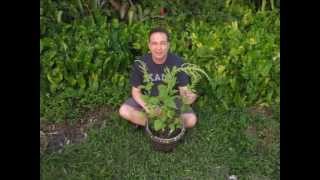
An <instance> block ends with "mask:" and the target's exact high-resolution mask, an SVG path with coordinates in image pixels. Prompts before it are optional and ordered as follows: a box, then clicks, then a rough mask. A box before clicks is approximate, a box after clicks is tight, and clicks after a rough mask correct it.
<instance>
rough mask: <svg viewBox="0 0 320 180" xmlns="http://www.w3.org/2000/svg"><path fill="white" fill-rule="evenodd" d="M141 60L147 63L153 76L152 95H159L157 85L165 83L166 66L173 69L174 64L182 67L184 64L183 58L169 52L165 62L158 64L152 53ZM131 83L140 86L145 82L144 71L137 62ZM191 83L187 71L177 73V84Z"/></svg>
mask: <svg viewBox="0 0 320 180" xmlns="http://www.w3.org/2000/svg"><path fill="white" fill-rule="evenodd" d="M140 60H142V61H143V62H145V63H146V65H147V68H148V73H149V74H150V76H151V80H152V82H153V83H154V86H153V87H152V89H151V96H157V95H158V88H157V86H158V85H159V84H161V83H163V81H162V80H163V78H164V68H165V67H168V68H169V69H171V68H172V67H173V66H176V67H180V66H181V65H182V64H183V60H182V59H181V58H180V57H178V56H177V55H174V54H171V53H168V56H167V59H166V61H165V62H164V63H163V64H156V63H154V62H153V60H152V57H151V54H147V55H145V56H143V57H142V58H141V59H140ZM130 83H131V85H132V86H134V87H138V86H139V85H142V83H143V73H142V72H141V70H140V68H139V64H138V63H137V62H135V63H134V65H133V69H132V72H131V77H130ZM188 83H189V77H188V75H187V74H186V73H183V72H180V73H178V74H177V84H176V88H177V87H178V86H186V85H187V84H188Z"/></svg>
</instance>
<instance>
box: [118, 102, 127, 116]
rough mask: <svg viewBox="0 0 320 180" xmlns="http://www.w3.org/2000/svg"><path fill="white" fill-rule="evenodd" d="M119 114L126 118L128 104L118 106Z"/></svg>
mask: <svg viewBox="0 0 320 180" xmlns="http://www.w3.org/2000/svg"><path fill="white" fill-rule="evenodd" d="M119 115H120V116H121V117H123V118H127V117H128V116H129V109H128V105H126V104H122V105H121V107H120V108H119Z"/></svg>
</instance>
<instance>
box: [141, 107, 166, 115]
mask: <svg viewBox="0 0 320 180" xmlns="http://www.w3.org/2000/svg"><path fill="white" fill-rule="evenodd" d="M144 110H145V111H146V113H148V114H151V115H153V116H160V115H161V113H162V112H161V108H160V107H156V108H154V109H150V108H147V107H144Z"/></svg>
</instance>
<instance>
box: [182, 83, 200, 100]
mask: <svg viewBox="0 0 320 180" xmlns="http://www.w3.org/2000/svg"><path fill="white" fill-rule="evenodd" d="M179 92H180V96H182V97H183V99H184V102H185V103H186V104H192V103H194V101H195V100H196V99H197V97H198V96H197V94H195V93H193V92H192V91H190V90H189V89H188V88H187V86H179Z"/></svg>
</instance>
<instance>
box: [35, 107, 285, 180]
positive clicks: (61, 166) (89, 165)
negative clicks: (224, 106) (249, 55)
mask: <svg viewBox="0 0 320 180" xmlns="http://www.w3.org/2000/svg"><path fill="white" fill-rule="evenodd" d="M274 109H275V111H274V113H273V116H272V117H264V116H254V117H253V116H249V115H248V113H246V112H244V111H240V110H237V111H235V110H234V111H230V112H228V113H224V114H215V113H212V112H208V111H203V112H201V111H200V112H199V111H198V112H199V113H198V116H199V119H200V121H199V123H198V124H197V126H196V127H195V128H193V129H192V130H189V131H188V132H187V135H186V136H185V137H184V140H183V142H182V143H181V144H179V145H178V147H177V148H176V150H175V151H174V152H173V153H160V152H155V151H153V150H152V149H151V146H150V143H149V141H148V138H147V137H146V135H145V134H144V131H143V130H134V129H133V128H132V126H131V125H130V124H129V123H127V122H126V121H124V120H122V119H121V118H120V117H119V116H118V115H117V114H116V113H111V114H109V115H110V116H108V118H107V119H105V121H104V122H103V125H102V126H101V127H100V128H96V129H91V130H90V131H89V133H88V139H87V140H86V142H85V143H82V144H74V145H68V146H66V147H65V149H64V150H63V151H62V152H61V153H58V152H56V153H50V154H48V153H47V154H45V155H43V156H42V157H41V164H40V166H41V179H43V180H51V179H52V180H59V179H74V180H81V179H88V180H89V179H90V180H91V179H92V180H99V179H119V180H122V179H152V180H153V179H217V180H220V179H221V180H222V179H226V178H225V177H226V176H228V175H232V174H234V175H236V176H237V177H238V179H257V180H258V179H259V180H263V179H270V180H275V179H280V159H279V157H280V154H279V152H280V151H279V149H280V148H279V143H280V137H279V136H280V135H279V131H280V129H279V126H280V123H279V122H280V121H279V111H278V110H277V109H279V108H274Z"/></svg>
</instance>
